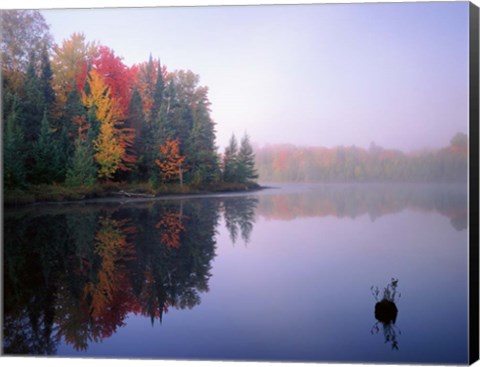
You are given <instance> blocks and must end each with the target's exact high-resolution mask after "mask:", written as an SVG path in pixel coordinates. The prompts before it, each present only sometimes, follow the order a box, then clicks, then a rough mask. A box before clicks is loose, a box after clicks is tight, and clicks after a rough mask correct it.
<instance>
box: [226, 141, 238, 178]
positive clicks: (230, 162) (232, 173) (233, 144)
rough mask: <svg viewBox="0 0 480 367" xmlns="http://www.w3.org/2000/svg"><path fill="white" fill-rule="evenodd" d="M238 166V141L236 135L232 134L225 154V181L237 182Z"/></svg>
mask: <svg viewBox="0 0 480 367" xmlns="http://www.w3.org/2000/svg"><path fill="white" fill-rule="evenodd" d="M237 166H238V143H237V138H236V137H235V135H232V137H231V138H230V142H229V144H228V146H227V147H226V148H225V153H224V155H223V181H225V182H237V179H238V178H237V172H238V169H237Z"/></svg>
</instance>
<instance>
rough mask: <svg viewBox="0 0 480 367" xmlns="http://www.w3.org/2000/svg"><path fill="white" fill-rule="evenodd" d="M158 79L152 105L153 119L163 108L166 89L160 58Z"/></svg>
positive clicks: (153, 119)
mask: <svg viewBox="0 0 480 367" xmlns="http://www.w3.org/2000/svg"><path fill="white" fill-rule="evenodd" d="M157 67H158V70H157V80H156V82H155V89H154V91H153V105H152V114H151V118H152V121H155V120H156V119H157V118H158V114H159V112H160V109H161V108H162V102H163V92H164V90H165V82H164V81H163V75H162V68H161V66H160V60H158V65H157Z"/></svg>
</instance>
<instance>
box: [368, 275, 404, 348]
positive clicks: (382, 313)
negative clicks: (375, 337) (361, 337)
mask: <svg viewBox="0 0 480 367" xmlns="http://www.w3.org/2000/svg"><path fill="white" fill-rule="evenodd" d="M397 286H398V279H394V278H392V280H391V282H390V284H388V285H387V286H386V287H385V288H384V289H383V295H382V297H381V298H380V297H379V295H380V290H379V288H378V287H372V288H371V290H372V294H373V296H374V297H375V299H376V301H377V303H376V304H375V319H377V322H376V323H375V325H373V327H372V330H371V333H372V334H378V333H379V331H380V327H379V324H381V326H382V329H383V336H384V338H385V343H390V344H391V345H392V349H395V350H398V341H397V336H398V335H400V334H401V332H400V330H399V329H398V328H397V327H396V326H395V322H396V321H397V315H398V309H397V305H396V304H395V301H396V300H398V299H399V298H400V293H398V292H397Z"/></svg>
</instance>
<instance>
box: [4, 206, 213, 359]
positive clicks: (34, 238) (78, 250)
mask: <svg viewBox="0 0 480 367" xmlns="http://www.w3.org/2000/svg"><path fill="white" fill-rule="evenodd" d="M218 215H219V205H218V203H216V202H212V201H208V202H204V201H189V202H188V203H185V204H184V203H183V202H171V203H169V204H165V205H160V206H158V205H150V206H148V207H146V208H136V207H132V208H121V209H119V208H117V207H111V208H108V207H107V208H105V207H100V208H99V207H89V208H86V207H83V208H82V207H78V208H75V210H68V211H67V210H64V209H59V210H53V209H52V210H51V211H50V213H48V214H47V215H42V216H36V215H21V214H19V215H12V216H9V215H7V216H6V218H5V231H6V232H5V239H6V241H5V298H4V305H5V315H4V351H5V353H18V354H54V353H55V350H56V345H57V344H58V342H59V341H60V340H62V339H63V340H65V341H66V342H67V343H69V344H71V345H73V346H74V347H75V349H77V350H86V349H87V348H88V345H89V343H91V342H99V341H101V340H102V339H104V338H107V337H109V336H111V335H112V334H113V333H115V331H116V330H117V329H118V328H119V327H121V326H123V325H124V320H125V318H126V316H127V314H128V313H130V312H133V313H135V314H142V315H146V316H149V317H150V318H151V320H152V323H153V322H154V320H155V319H158V320H160V321H161V319H162V315H163V314H164V313H165V312H167V311H168V309H169V308H171V307H175V308H180V309H182V308H192V307H194V306H195V305H197V304H199V303H200V293H201V292H206V291H208V279H209V277H210V268H211V261H212V259H213V257H214V255H215V227H216V224H217V220H218Z"/></svg>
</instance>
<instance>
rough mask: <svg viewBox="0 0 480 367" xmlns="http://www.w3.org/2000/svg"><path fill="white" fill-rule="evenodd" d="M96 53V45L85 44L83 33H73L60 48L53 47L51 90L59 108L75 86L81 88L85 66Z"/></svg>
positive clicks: (84, 75) (85, 73)
mask: <svg viewBox="0 0 480 367" xmlns="http://www.w3.org/2000/svg"><path fill="white" fill-rule="evenodd" d="M96 53H97V45H96V43H90V42H86V40H85V35H84V34H83V33H73V34H72V35H71V36H70V38H68V39H66V40H64V41H63V42H62V45H61V46H59V45H55V46H54V47H53V59H52V61H51V65H52V71H53V89H54V90H55V93H56V97H57V101H58V104H59V106H64V105H65V103H66V102H67V96H68V93H70V92H71V91H72V90H73V88H75V87H77V85H78V86H79V88H81V86H82V85H83V82H84V80H85V78H86V75H87V65H88V64H89V63H91V62H92V60H93V59H94V58H95V55H96Z"/></svg>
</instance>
